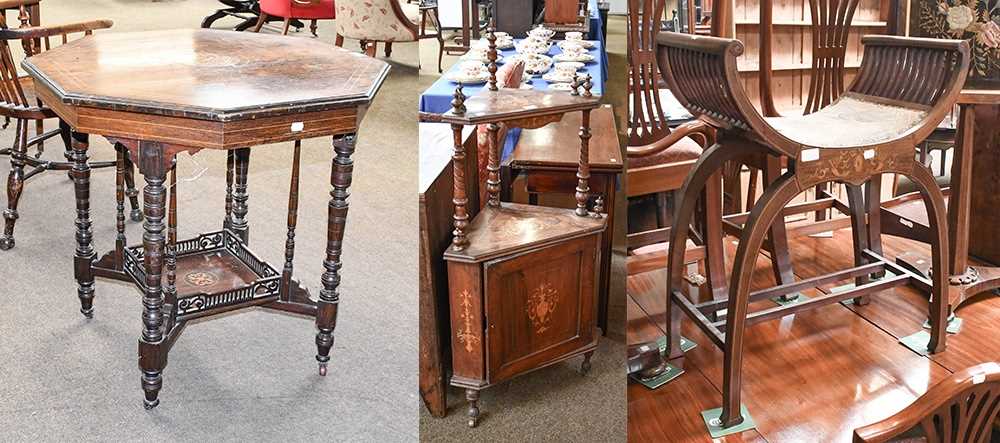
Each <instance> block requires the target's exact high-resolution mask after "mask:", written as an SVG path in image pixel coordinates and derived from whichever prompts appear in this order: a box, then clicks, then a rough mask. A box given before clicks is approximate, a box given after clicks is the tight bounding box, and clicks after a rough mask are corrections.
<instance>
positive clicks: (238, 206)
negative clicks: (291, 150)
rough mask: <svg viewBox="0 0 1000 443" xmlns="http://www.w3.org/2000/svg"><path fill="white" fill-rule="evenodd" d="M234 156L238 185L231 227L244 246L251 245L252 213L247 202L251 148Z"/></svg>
mask: <svg viewBox="0 0 1000 443" xmlns="http://www.w3.org/2000/svg"><path fill="white" fill-rule="evenodd" d="M234 155H235V162H236V163H235V170H234V172H235V175H236V185H235V190H234V192H233V220H232V222H231V223H230V226H232V228H233V233H235V234H236V235H237V236H239V237H240V240H243V244H249V243H250V224H249V223H248V222H247V213H248V212H250V207H249V206H247V200H249V199H250V195H249V194H247V171H248V170H249V168H250V148H240V149H237V150H236V152H235V154H234Z"/></svg>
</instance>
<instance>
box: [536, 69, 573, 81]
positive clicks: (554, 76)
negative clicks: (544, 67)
mask: <svg viewBox="0 0 1000 443" xmlns="http://www.w3.org/2000/svg"><path fill="white" fill-rule="evenodd" d="M542 80H545V81H547V82H549V83H570V82H572V81H573V76H572V75H562V74H561V73H559V72H556V71H552V72H550V73H548V74H545V75H543V76H542Z"/></svg>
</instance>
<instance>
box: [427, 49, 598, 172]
mask: <svg viewBox="0 0 1000 443" xmlns="http://www.w3.org/2000/svg"><path fill="white" fill-rule="evenodd" d="M516 41H520V40H516ZM593 43H594V47H593V48H591V49H590V54H592V55H594V56H595V57H596V58H597V63H588V64H587V65H586V66H584V69H583V71H581V74H583V73H586V74H590V77H591V78H592V79H593V80H592V81H593V83H594V86H593V88H591V92H593V93H594V95H603V93H604V83H605V81H607V78H608V53H607V51H605V50H604V45H603V44H602V43H601V42H600V41H594V42H593ZM561 52H562V50H561V49H559V46H558V45H556V44H553V45H552V49H550V50H549V53H548V55H550V56H554V55H556V54H559V53H561ZM515 54H517V51H516V50H514V49H513V48H511V49H507V50H503V51H500V55H502V56H503V58H504V59H505V60H509V59H510V57H513V56H514V55H515ZM501 64H503V60H501ZM457 69H458V63H456V64H455V65H453V66H452V67H451V68H448V71H447V72H445V75H442V76H441V78H439V79H437V81H435V82H434V84H432V85H431V86H430V87H429V88H427V90H426V91H424V92H423V93H422V94H420V112H431V113H435V114H442V113H445V112H447V111H448V110H449V109H451V99H452V94H454V93H455V86H456V84H455V83H452V82H451V81H449V80H448V79H447V78H446V76H447V74H448V73H449V72H452V71H454V70H457ZM531 84H532V86H534V88H535V89H537V90H540V91H544V90H547V89H549V82H547V81H545V80H542V78H541V76H537V77H535V78H533V79H532V80H531ZM485 86H486V85H485V84H484V85H467V86H465V87H464V88H463V90H464V92H465V95H466V96H467V97H471V96H473V95H476V94H478V93H479V91H482V90H483V87H485ZM567 94H568V92H567ZM520 136H521V131H520V129H514V130H511V131H509V132H508V133H507V140H506V142H505V143H504V147H503V154H502V157H501V158H504V159H506V158H507V156H508V155H510V153H511V152H514V145H516V144H517V140H518V138H519V137H520Z"/></svg>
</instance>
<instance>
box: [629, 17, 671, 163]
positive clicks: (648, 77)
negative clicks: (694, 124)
mask: <svg viewBox="0 0 1000 443" xmlns="http://www.w3.org/2000/svg"><path fill="white" fill-rule="evenodd" d="M665 4H666V2H665V1H664V0H629V2H628V37H627V40H628V42H627V43H628V48H629V49H628V68H629V69H628V70H629V73H628V75H629V93H630V96H631V101H632V103H630V104H629V122H628V145H629V146H641V145H648V144H650V143H652V142H655V141H656V140H659V139H661V138H663V137H666V136H667V135H668V134H670V128H669V127H668V126H667V118H666V116H665V115H664V113H663V104H662V103H661V102H660V87H659V81H660V73H659V70H658V68H657V65H656V34H657V33H659V32H660V25H661V22H662V17H663V8H664V6H665Z"/></svg>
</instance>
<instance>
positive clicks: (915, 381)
mask: <svg viewBox="0 0 1000 443" xmlns="http://www.w3.org/2000/svg"><path fill="white" fill-rule="evenodd" d="M733 240H734V239H732V238H729V239H727V245H726V246H727V258H729V259H730V260H731V259H732V256H733V255H734V253H735V245H734V243H733ZM883 241H884V246H885V250H886V253H887V255H889V256H890V257H893V256H895V255H896V254H897V253H899V252H902V251H907V250H909V251H913V250H920V251H924V252H925V253H927V252H929V251H928V248H927V246H925V245H922V244H920V243H916V242H911V241H907V240H903V239H898V238H894V237H888V236H885V237H883ZM791 248H792V258H793V263H794V266H795V273H796V275H797V276H798V277H799V278H806V277H810V276H815V275H820V274H825V273H828V272H830V271H834V270H838V269H845V268H848V267H851V266H852V265H853V259H852V255H851V252H850V251H851V232H850V230H849V229H847V230H840V231H837V232H835V233H834V237H833V238H812V237H800V238H795V239H792V240H791ZM665 278H666V272H665V270H663V269H657V270H652V271H648V272H643V273H640V274H634V275H631V276H630V277H629V280H628V294H629V300H628V319H629V324H628V340H629V343H630V344H631V343H639V342H644V341H649V340H654V339H656V338H657V337H659V336H662V335H663V333H664V332H663V331H664V328H665V317H664V300H665V299H664V284H665ZM754 284H755V289H756V288H761V287H768V286H773V285H774V279H773V277H772V274H771V272H770V264H769V261H768V259H767V258H766V257H764V256H761V257H760V259H759V260H758V263H757V270H756V272H755V273H754ZM832 286H834V285H830V287H832ZM830 287H824V288H820V290H823V291H828V290H830ZM806 295H809V293H808V292H807V293H806ZM759 303H764V304H770V302H759ZM761 306H763V305H761ZM926 312H927V300H926V298H925V297H924V296H922V295H921V293H919V292H917V291H916V290H914V289H912V288H909V287H901V288H897V289H893V290H887V291H884V292H882V293H880V294H878V295H876V296H873V297H872V302H871V303H870V304H869V305H867V306H864V307H856V306H853V305H848V306H845V305H841V304H835V305H829V306H825V307H822V308H819V309H815V310H811V311H806V312H803V313H799V314H795V315H790V316H786V317H783V318H781V319H778V320H774V321H770V322H765V323H761V324H758V325H755V326H753V327H751V328H750V329H749V330H748V332H747V335H746V352H745V354H744V366H743V373H744V376H743V380H744V382H743V383H744V384H743V402H744V404H745V405H746V406H747V407H748V408H749V411H750V414H751V415H752V416H753V418H754V420H755V422H756V424H757V429H756V430H753V431H747V432H744V433H742V434H738V435H731V436H727V437H725V438H723V439H720V440H719V441H726V442H736V441H768V442H849V441H851V436H852V432H853V430H854V429H855V428H858V427H861V426H863V425H866V424H869V423H872V422H875V421H879V420H881V419H884V418H886V417H888V416H890V415H892V414H893V413H895V412H897V411H899V410H900V409H902V408H903V407H904V406H906V405H908V404H909V403H911V402H912V401H913V400H914V399H915V398H916V397H918V396H920V395H921V394H923V393H924V392H926V390H927V389H928V388H929V387H930V386H931V385H933V384H934V383H935V382H937V381H939V380H941V379H942V378H944V377H946V376H947V375H948V374H950V373H952V372H955V371H958V370H960V369H963V368H965V367H968V366H971V365H973V364H976V363H981V362H985V361H997V360H1000V297H996V296H992V295H986V296H984V297H983V300H981V301H978V302H975V303H973V304H971V305H966V306H965V307H963V308H961V309H960V310H959V311H958V316H959V317H960V318H962V319H963V321H964V324H963V328H962V330H961V332H960V333H959V334H957V335H950V336H949V337H948V343H947V344H948V348H947V350H946V351H945V352H943V353H940V354H937V355H932V356H930V357H929V358H928V357H922V356H920V355H918V354H916V353H914V352H912V351H910V350H909V349H907V348H905V347H903V346H902V345H900V344H899V343H898V339H899V338H900V337H904V336H907V335H910V334H912V333H914V332H917V331H919V330H920V328H921V324H922V323H923V321H924V320H925V319H926ZM683 330H684V334H685V336H686V337H688V338H691V339H693V340H694V341H696V342H697V343H698V344H699V346H698V347H697V348H695V349H693V350H691V351H689V352H688V353H687V354H686V355H685V357H684V358H682V359H679V360H677V361H674V362H673V363H675V364H677V365H680V366H682V367H683V368H684V369H685V370H686V372H685V373H684V374H683V375H681V376H680V377H679V378H677V379H676V380H674V381H672V382H671V383H669V384H667V385H665V386H663V387H660V388H659V389H656V390H652V391H651V390H649V389H647V388H646V387H644V386H642V385H640V384H637V383H634V382H631V381H630V382H629V386H628V409H629V417H628V419H629V424H628V432H629V441H635V442H638V441H660V442H662V441H669V442H702V441H712V439H711V438H710V436H709V435H708V432H707V431H706V430H705V427H704V424H703V423H702V420H701V414H700V412H701V411H702V410H705V409H710V408H716V407H719V406H721V404H722V394H721V387H722V378H721V377H722V352H721V351H720V350H719V349H718V348H716V347H715V346H713V345H712V343H711V342H710V341H709V340H708V338H707V337H705V336H704V335H703V334H702V333H701V331H699V330H697V328H696V327H695V326H694V325H693V324H692V323H691V322H690V321H688V320H687V319H685V320H684V326H683Z"/></svg>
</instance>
